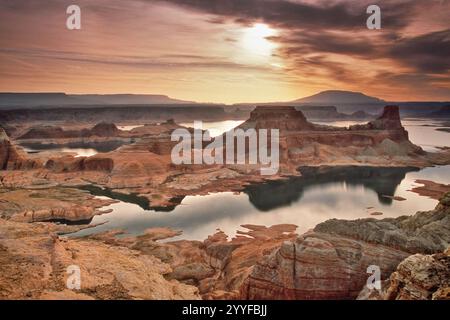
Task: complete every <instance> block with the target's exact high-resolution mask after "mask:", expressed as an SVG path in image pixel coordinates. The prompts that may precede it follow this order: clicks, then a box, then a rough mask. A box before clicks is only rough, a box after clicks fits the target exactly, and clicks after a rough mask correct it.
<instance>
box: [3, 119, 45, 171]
mask: <svg viewBox="0 0 450 320" xmlns="http://www.w3.org/2000/svg"><path fill="white" fill-rule="evenodd" d="M40 166H41V164H40V163H39V162H37V161H35V160H31V159H27V158H26V155H25V154H22V153H20V152H19V151H17V149H16V148H15V146H14V145H12V144H11V142H10V140H9V137H8V136H7V135H6V132H5V131H4V130H3V128H2V127H0V170H25V169H34V168H38V167H40Z"/></svg>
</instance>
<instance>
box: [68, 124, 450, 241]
mask: <svg viewBox="0 0 450 320" xmlns="http://www.w3.org/2000/svg"><path fill="white" fill-rule="evenodd" d="M402 122H403V124H404V126H405V127H406V129H407V130H408V131H409V134H410V139H411V141H413V142H414V143H416V144H418V145H420V146H422V147H423V148H424V149H426V150H429V151H431V150H436V146H450V139H449V138H450V134H449V133H446V132H440V131H436V128H437V127H440V126H441V123H439V121H432V120H410V119H407V120H403V121H402ZM241 123H242V121H222V122H209V123H208V122H205V123H203V129H208V130H210V132H211V135H212V136H217V135H220V134H222V133H223V132H226V131H228V130H230V129H232V128H233V127H235V126H237V125H239V124H241ZM318 123H321V124H328V125H336V126H349V125H353V124H357V123H363V122H357V121H334V122H318ZM183 125H185V126H193V123H184V124H183ZM302 172H303V173H304V176H303V177H299V178H292V179H289V180H286V181H282V182H271V183H266V184H259V185H253V186H250V187H248V188H247V189H246V190H244V191H243V192H241V193H238V194H235V193H232V192H222V193H216V194H210V195H206V196H188V197H185V198H184V199H180V204H179V205H177V206H176V207H174V208H153V209H152V208H151V204H149V203H148V202H147V201H146V200H145V199H144V200H143V199H142V198H136V197H133V196H130V197H128V196H125V197H124V196H118V195H115V194H113V193H111V192H108V191H101V192H98V190H97V192H95V191H94V192H93V193H94V194H96V195H98V196H105V195H107V196H108V197H113V198H118V199H120V200H121V201H120V203H116V204H113V205H110V206H108V207H106V208H104V209H112V210H113V211H112V213H109V214H105V215H101V216H96V217H94V218H93V219H92V221H91V224H102V225H99V226H97V227H94V228H89V229H85V230H82V231H80V232H78V233H75V234H73V235H72V236H82V235H87V234H92V233H97V232H102V231H107V230H112V229H123V230H124V231H125V232H126V233H129V234H140V233H142V232H144V230H145V229H147V228H152V227H171V228H174V229H179V230H182V231H183V234H182V235H181V236H179V237H177V238H179V239H195V240H203V239H205V238H206V237H207V236H208V235H210V234H213V233H214V232H215V231H216V229H217V228H220V229H221V230H223V231H224V232H226V233H227V234H228V235H231V236H233V235H235V233H236V231H237V230H241V229H242V228H241V227H240V226H241V225H243V224H258V225H267V226H270V225H274V224H279V223H292V224H295V225H297V226H298V230H297V231H298V232H299V233H302V232H305V231H307V230H309V229H311V228H314V226H316V225H317V224H318V223H320V222H323V221H325V220H328V219H332V218H338V219H357V218H367V217H375V218H377V219H378V218H379V219H382V218H385V217H398V216H401V215H411V214H414V213H415V212H417V211H423V210H430V209H432V208H434V207H435V205H436V203H437V201H436V200H433V199H430V198H427V197H422V196H419V195H418V194H416V193H413V192H411V191H409V190H410V189H411V188H412V187H414V186H416V183H415V180H416V179H427V180H432V181H435V182H439V183H445V184H449V183H450V166H442V167H433V168H426V169H423V170H420V171H417V170H415V169H412V168H403V169H399V168H369V167H362V168H361V167H340V168H339V167H338V168H330V169H328V170H325V171H324V172H315V171H314V170H313V169H304V170H302ZM386 195H387V196H399V197H403V198H405V199H407V200H406V201H396V200H392V199H390V198H389V197H385V196H386ZM373 212H382V213H383V215H381V216H372V215H370V213H373Z"/></svg>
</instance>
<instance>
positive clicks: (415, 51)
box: [389, 29, 450, 73]
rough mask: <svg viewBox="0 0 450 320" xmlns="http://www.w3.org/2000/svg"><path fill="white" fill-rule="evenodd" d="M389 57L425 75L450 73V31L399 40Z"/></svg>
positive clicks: (390, 51) (394, 44)
mask: <svg viewBox="0 0 450 320" xmlns="http://www.w3.org/2000/svg"><path fill="white" fill-rule="evenodd" d="M389 56H390V57H391V58H393V59H396V60H397V61H401V62H402V63H403V64H404V65H407V66H410V67H413V68H414V69H416V70H417V71H421V72H425V73H447V72H449V71H450V29H448V30H443V31H438V32H432V33H428V34H424V35H420V36H417V37H412V38H404V39H398V40H396V41H395V42H394V43H393V44H392V48H391V49H390V50H389Z"/></svg>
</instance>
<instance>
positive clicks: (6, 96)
mask: <svg viewBox="0 0 450 320" xmlns="http://www.w3.org/2000/svg"><path fill="white" fill-rule="evenodd" d="M193 103H194V102H191V101H183V100H177V99H172V98H170V97H168V96H165V95H155V94H101V95H100V94H65V93H53V92H52V93H0V107H17V106H21V107H33V106H64V105H99V104H105V105H119V104H120V105H123V104H134V105H136V104H143V105H145V104H193Z"/></svg>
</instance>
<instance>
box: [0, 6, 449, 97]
mask: <svg viewBox="0 0 450 320" xmlns="http://www.w3.org/2000/svg"><path fill="white" fill-rule="evenodd" d="M369 2H370V4H372V2H373V1H365V0H360V1H356V0H333V1H319V0H318V1H313V0H304V1H302V0H291V1H287V0H173V1H172V0H133V1H120V0H96V1H92V0H71V1H60V0H48V1H45V0H14V1H11V0H0V91H10V92H41V91H43V92H66V93H154V94H166V95H169V96H171V97H173V98H178V99H184V100H191V101H198V102H219V103H236V102H266V101H288V100H293V99H297V98H300V97H303V96H307V95H311V94H314V93H316V92H318V91H321V90H327V89H341V90H352V91H361V92H364V93H366V94H368V95H373V96H377V97H379V98H383V99H385V100H397V101H400V100H403V101H407V100H409V101H411V100H450V75H449V73H450V62H449V61H450V59H448V57H449V56H450V22H449V21H450V20H449V19H448V13H449V12H450V1H447V0H430V1H422V0H417V1H405V0H385V1H379V3H380V7H381V8H382V26H383V28H382V30H368V29H367V28H366V24H365V18H366V17H367V14H366V13H365V9H366V7H367V4H369ZM70 4H77V5H79V6H80V7H81V21H82V29H81V30H75V31H71V30H68V29H67V28H66V26H65V20H66V17H67V14H66V12H65V11H66V8H67V6H68V5H70Z"/></svg>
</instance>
